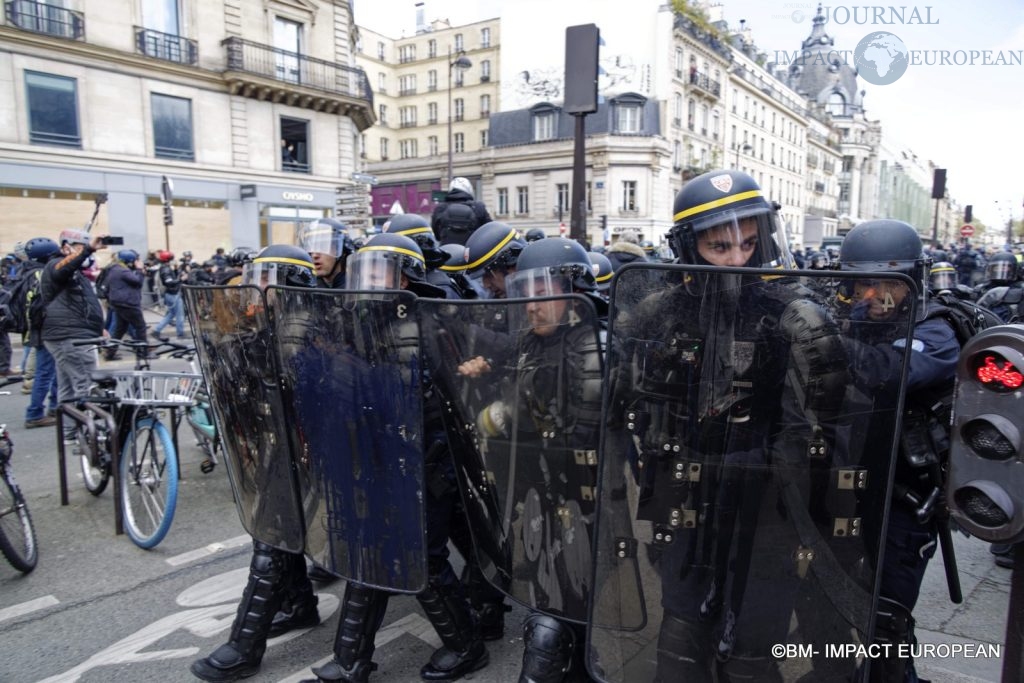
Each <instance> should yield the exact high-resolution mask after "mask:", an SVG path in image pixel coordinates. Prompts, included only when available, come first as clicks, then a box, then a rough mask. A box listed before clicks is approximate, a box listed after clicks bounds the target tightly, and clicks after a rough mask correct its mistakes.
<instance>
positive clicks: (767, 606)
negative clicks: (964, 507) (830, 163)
mask: <svg viewBox="0 0 1024 683" xmlns="http://www.w3.org/2000/svg"><path fill="white" fill-rule="evenodd" d="M776 211H777V206H776V205H773V204H772V203H770V202H769V201H768V200H767V199H766V198H765V197H764V194H763V193H762V191H761V188H760V187H759V186H758V185H757V183H756V182H755V181H754V179H753V178H752V177H750V176H749V175H747V174H745V173H741V172H738V171H731V170H718V171H711V172H709V173H706V174H703V175H700V176H698V177H696V178H693V179H691V180H690V181H689V182H688V183H687V184H686V185H685V186H684V187H683V189H682V190H681V191H680V192H679V193H678V194H677V195H676V198H675V206H674V225H673V227H672V229H671V231H670V232H669V236H668V238H669V244H670V246H671V248H672V250H673V252H674V253H675V255H676V257H677V260H678V264H679V265H657V264H643V265H641V266H639V267H635V268H630V269H627V270H622V271H619V272H618V273H617V275H616V283H615V287H614V292H613V296H612V313H611V314H610V318H611V320H610V326H611V335H610V339H609V357H608V364H609V369H608V382H609V385H610V386H609V387H608V390H607V392H606V396H607V400H608V401H609V403H608V404H606V407H605V414H606V416H607V417H606V419H605V422H606V424H607V430H608V431H607V432H606V434H605V437H604V440H603V442H604V444H605V445H604V447H603V450H602V457H604V458H606V462H605V463H604V464H603V472H604V478H603V479H602V481H601V483H600V486H601V491H602V493H601V513H600V519H599V528H604V529H606V528H609V527H611V528H612V529H615V531H613V532H612V533H611V534H609V535H608V536H607V537H606V536H605V535H604V534H602V535H601V538H600V540H599V543H602V544H605V545H602V546H600V547H599V550H598V554H597V557H598V559H597V571H596V576H597V579H596V580H597V582H598V585H596V586H595V600H596V603H595V606H594V608H593V613H594V614H595V615H598V614H600V615H602V616H603V618H604V619H608V615H610V614H615V615H617V616H618V617H619V618H621V619H623V620H624V621H623V626H624V627H627V628H633V629H635V628H636V626H637V625H638V624H639V623H641V622H642V621H643V620H644V619H645V620H646V623H647V624H652V625H653V624H657V625H658V628H656V629H651V630H649V632H650V633H651V634H652V636H654V637H656V638H657V642H656V643H654V642H651V643H650V645H651V646H652V647H651V650H650V654H649V655H647V654H645V655H644V656H642V657H636V658H635V659H636V660H643V663H642V665H641V666H640V667H637V668H635V669H629V670H628V672H627V673H626V674H623V673H622V672H623V671H626V670H627V669H626V666H625V665H623V664H622V660H621V659H617V654H618V653H619V652H621V651H622V650H625V648H621V649H620V648H619V647H618V646H617V645H616V640H617V635H616V634H617V633H618V631H617V630H616V629H615V628H607V629H605V628H603V627H602V626H601V624H600V623H595V624H593V625H592V627H591V628H592V635H591V641H590V642H591V647H592V651H591V657H592V661H594V660H596V664H595V665H594V667H592V670H593V669H596V668H599V669H601V670H603V671H604V672H605V673H606V674H608V673H610V672H612V671H616V672H617V673H618V675H619V676H620V677H619V678H616V677H610V679H611V680H659V681H669V680H685V681H704V682H709V681H711V680H716V681H740V680H757V681H776V680H781V678H782V675H781V673H780V671H779V665H778V661H777V659H776V656H775V655H773V653H772V651H771V646H772V645H773V644H776V643H780V642H791V638H793V637H794V635H793V634H791V626H792V624H793V623H794V619H793V615H794V612H795V610H797V609H798V605H799V604H807V603H811V602H813V601H814V600H815V599H817V600H818V601H819V602H824V600H823V597H822V595H821V594H820V593H816V591H819V590H820V588H819V587H817V586H816V585H815V582H813V581H806V580H804V579H805V577H806V576H807V565H808V563H809V561H810V560H811V558H812V557H813V555H814V553H808V552H807V547H808V546H809V545H812V544H815V543H818V544H819V546H818V547H819V552H822V551H823V550H824V548H825V547H826V546H827V545H829V543H830V539H828V540H826V539H820V540H815V538H816V537H817V536H818V534H820V533H821V531H820V530H821V529H822V528H823V527H824V526H826V525H825V524H823V523H822V522H821V521H820V520H818V519H817V518H815V517H814V516H813V515H815V514H818V512H817V508H819V507H821V508H824V507H826V505H825V504H824V503H821V504H820V505H819V504H816V503H815V501H814V500H813V499H812V496H813V495H814V489H813V487H811V486H809V480H810V479H811V478H812V475H811V474H810V473H809V472H808V470H809V468H810V464H809V463H811V462H817V463H818V467H819V468H820V471H819V472H818V473H816V474H814V475H813V476H814V478H817V479H821V478H827V476H826V473H827V472H828V471H829V467H828V465H829V463H830V459H828V458H824V457H820V456H824V454H825V453H826V452H831V448H832V445H833V444H835V443H836V441H837V439H835V438H834V437H832V436H830V432H829V430H830V426H831V424H832V423H834V422H835V420H836V419H837V416H838V415H839V414H841V410H840V409H841V401H842V396H843V393H844V385H845V383H846V381H847V374H846V370H845V352H844V350H843V346H842V343H841V341H840V338H839V329H838V326H837V325H836V324H835V322H834V321H833V320H832V318H831V317H830V315H829V313H828V311H827V310H826V309H825V308H824V307H823V306H822V305H821V303H820V302H819V301H818V300H817V299H816V297H815V296H814V294H813V293H812V292H811V291H810V290H809V289H808V288H807V287H805V286H803V285H802V284H801V281H800V278H798V277H797V276H794V275H791V274H789V273H790V271H791V270H792V264H791V261H790V259H791V253H790V250H789V248H788V245H787V241H786V239H785V233H784V231H783V227H782V226H781V225H780V224H779V222H778V219H777V216H776ZM681 266H685V267H681ZM750 268H762V269H771V271H772V274H771V275H767V274H763V273H749V274H747V273H745V272H744V270H746V269H750ZM796 367H799V368H801V370H800V371H799V372H797V373H794V372H793V369H794V368H796ZM819 454H820V456H819ZM812 456H813V460H812ZM623 472H627V475H626V476H627V480H626V481H625V482H623V479H622V475H623ZM630 475H631V476H630ZM826 495H827V494H826ZM632 499H635V500H636V501H637V502H636V508H635V509H633V508H632V504H631V503H629V502H628V501H630V500H632ZM617 513H622V514H628V515H630V517H631V519H632V523H631V525H626V526H624V525H622V524H621V523H617V522H616V519H615V515H616V514H617ZM630 529H633V531H629V530H630ZM829 531H830V532H831V529H829ZM838 552H840V551H836V553H838ZM847 553H849V550H847ZM823 554H825V553H823ZM602 558H607V559H604V560H602ZM836 564H837V565H838V564H840V563H838V562H837V563H836ZM631 566H632V567H634V568H635V569H630V567H631ZM635 570H639V571H636V573H633V572H634V571H635ZM630 574H632V575H634V576H637V577H638V579H637V580H638V581H639V582H640V583H641V585H643V584H646V582H648V581H650V582H652V583H653V585H651V586H645V585H644V586H643V587H642V588H636V589H635V590H633V591H631V590H630V584H629V581H628V580H626V579H625V577H627V576H629V575H630ZM652 594H654V595H659V596H660V604H657V603H654V604H652V603H653V601H647V602H646V603H644V604H642V605H640V606H636V603H637V602H640V601H643V599H644V596H645V595H652ZM816 609H817V610H818V615H817V616H819V618H820V622H815V620H814V619H801V620H799V622H800V623H801V625H802V628H804V629H806V630H807V631H808V632H805V633H804V634H802V635H796V636H795V637H805V638H820V637H821V636H822V635H823V633H824V632H825V630H824V629H823V628H821V629H819V628H815V627H816V626H819V625H826V626H829V627H831V628H836V626H835V625H836V624H837V623H842V625H843V626H842V627H843V628H844V629H846V630H847V632H848V630H849V622H848V621H846V619H840V618H838V617H837V618H835V619H832V620H829V619H828V618H827V614H828V609H827V608H825V607H822V606H821V605H818V606H817V607H816ZM641 611H643V612H644V613H645V617H644V618H643V619H640V618H639V616H638V615H639V613H640V612H641ZM630 615H636V616H634V617H633V618H634V619H635V621H633V622H629V621H627V620H628V619H629V618H630ZM812 624H814V626H812ZM861 628H863V629H864V630H866V629H867V623H864V624H862V625H861ZM627 656H629V655H628V653H624V654H622V657H623V658H625V657H627ZM637 663H639V662H637ZM644 667H649V669H650V670H649V671H645V670H644ZM715 667H717V671H715V670H713V669H714V668H715ZM816 680H825V677H824V676H823V677H822V678H820V679H816Z"/></svg>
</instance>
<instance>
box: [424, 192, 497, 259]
mask: <svg viewBox="0 0 1024 683" xmlns="http://www.w3.org/2000/svg"><path fill="white" fill-rule="evenodd" d="M490 222H491V215H490V214H489V213H487V208H486V207H485V206H484V203H483V202H480V201H477V200H476V199H474V198H473V186H472V185H471V184H470V182H469V180H467V179H466V178H453V179H452V182H451V185H449V186H448V193H447V194H446V195H445V196H444V200H443V201H441V202H439V203H438V204H437V206H435V207H434V212H433V214H431V216H430V227H431V228H432V229H433V230H434V235H435V236H436V237H437V241H438V243H439V244H465V243H466V240H468V239H469V236H470V235H472V234H473V231H474V230H476V229H477V228H479V227H480V226H481V225H484V224H486V223H490Z"/></svg>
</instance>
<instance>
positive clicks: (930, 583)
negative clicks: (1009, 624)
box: [914, 532, 1012, 683]
mask: <svg viewBox="0 0 1024 683" xmlns="http://www.w3.org/2000/svg"><path fill="white" fill-rule="evenodd" d="M953 545H954V546H955V547H956V562H957V567H958V568H959V570H960V586H961V589H962V591H963V595H964V601H963V603H961V604H959V605H954V604H953V603H952V602H950V601H949V592H948V590H947V588H946V575H945V572H944V571H943V567H942V556H941V551H938V552H936V555H935V557H934V558H933V559H932V561H931V562H930V563H929V565H928V572H927V574H925V578H924V584H923V585H922V587H921V597H920V599H919V600H918V601H917V608H916V609H915V610H914V618H915V619H916V620H917V639H918V641H919V642H920V643H922V644H933V645H936V646H940V647H937V648H936V649H935V653H936V656H934V657H927V658H920V659H917V660H916V666H917V673H918V674H919V675H920V676H921V677H922V678H925V679H930V680H931V681H932V682H933V683H939V682H940V681H941V682H942V683H979V682H980V681H985V682H992V683H998V682H999V681H1000V679H1001V673H1002V667H1003V662H1002V658H1001V657H1000V658H998V659H997V658H990V657H985V656H977V657H967V656H963V655H954V656H939V655H944V654H945V653H944V650H945V649H946V646H947V645H954V644H966V645H970V646H973V647H972V648H969V649H974V650H975V651H977V652H978V653H979V655H984V654H988V653H987V652H986V650H987V649H988V647H987V646H989V645H999V646H1000V648H999V652H1000V655H1003V654H1004V653H1005V649H1004V648H1003V640H1004V639H1005V637H1006V615H1007V613H1008V608H1009V603H1010V576H1011V574H1012V572H1011V571H1010V570H1009V569H1004V568H1002V567H998V566H996V563H995V561H994V558H993V556H992V554H991V553H989V551H988V545H989V544H988V543H985V542H984V541H980V540H978V539H976V538H966V537H964V536H963V535H962V534H959V533H955V532H954V534H953ZM979 646H980V648H981V649H978V648H979Z"/></svg>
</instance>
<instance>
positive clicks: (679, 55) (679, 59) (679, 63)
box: [676, 47, 686, 78]
mask: <svg viewBox="0 0 1024 683" xmlns="http://www.w3.org/2000/svg"><path fill="white" fill-rule="evenodd" d="M685 64H686V62H685V61H683V48H681V47H677V48H676V78H682V77H683V66H684V65H685Z"/></svg>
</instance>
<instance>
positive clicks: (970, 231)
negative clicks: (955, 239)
mask: <svg viewBox="0 0 1024 683" xmlns="http://www.w3.org/2000/svg"><path fill="white" fill-rule="evenodd" d="M960 236H961V237H973V236H974V226H973V225H964V226H962V227H961V228H960Z"/></svg>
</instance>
